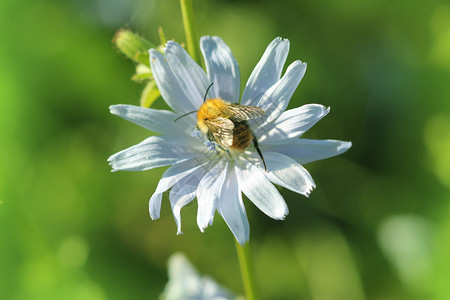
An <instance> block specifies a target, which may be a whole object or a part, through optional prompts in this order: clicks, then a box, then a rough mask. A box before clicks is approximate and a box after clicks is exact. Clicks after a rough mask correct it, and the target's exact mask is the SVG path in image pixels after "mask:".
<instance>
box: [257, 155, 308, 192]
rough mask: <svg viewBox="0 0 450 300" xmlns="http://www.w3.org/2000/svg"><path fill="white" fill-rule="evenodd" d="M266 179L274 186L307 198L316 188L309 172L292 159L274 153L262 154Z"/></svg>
mask: <svg viewBox="0 0 450 300" xmlns="http://www.w3.org/2000/svg"><path fill="white" fill-rule="evenodd" d="M264 159H265V161H266V164H267V170H268V172H267V173H266V176H267V178H268V179H269V180H270V181H272V182H273V183H275V184H278V185H280V186H282V187H285V188H287V189H289V190H291V191H293V192H296V193H299V194H302V195H305V196H306V197H309V194H310V193H311V191H312V190H313V189H314V188H315V187H316V184H315V183H314V180H313V179H312V177H311V175H310V174H309V172H308V171H307V170H306V169H305V168H303V167H302V166H301V165H299V164H298V163H297V162H296V161H295V160H293V159H292V158H290V157H288V156H286V155H284V154H281V153H276V152H264Z"/></svg>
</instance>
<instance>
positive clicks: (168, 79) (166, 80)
mask: <svg viewBox="0 0 450 300" xmlns="http://www.w3.org/2000/svg"><path fill="white" fill-rule="evenodd" d="M149 54H150V66H151V68H152V72H153V77H154V78H155V81H156V85H157V86H158V89H159V91H160V93H161V96H162V97H163V99H164V101H166V103H167V105H169V106H170V108H172V109H173V110H174V111H175V112H177V113H178V114H182V113H186V112H190V111H194V110H197V109H198V106H197V105H195V103H194V102H192V100H191V99H189V97H188V96H187V95H186V93H185V91H184V90H183V88H182V87H181V86H180V83H179V82H178V80H177V78H176V77H175V75H174V74H173V71H172V69H171V68H170V66H169V63H168V62H167V59H166V57H165V56H164V55H163V54H161V53H160V52H158V51H156V50H155V49H150V50H149ZM189 118H191V119H193V120H194V119H195V118H194V116H192V115H190V116H189Z"/></svg>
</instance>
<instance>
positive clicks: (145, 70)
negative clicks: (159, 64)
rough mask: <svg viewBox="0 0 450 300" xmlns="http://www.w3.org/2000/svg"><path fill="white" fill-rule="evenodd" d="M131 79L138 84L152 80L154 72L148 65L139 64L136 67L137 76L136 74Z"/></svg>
mask: <svg viewBox="0 0 450 300" xmlns="http://www.w3.org/2000/svg"><path fill="white" fill-rule="evenodd" d="M131 79H132V80H133V81H136V82H142V81H144V80H151V79H153V74H152V70H151V69H150V68H149V67H148V66H146V65H143V64H138V65H137V66H136V74H134V75H133V77H131Z"/></svg>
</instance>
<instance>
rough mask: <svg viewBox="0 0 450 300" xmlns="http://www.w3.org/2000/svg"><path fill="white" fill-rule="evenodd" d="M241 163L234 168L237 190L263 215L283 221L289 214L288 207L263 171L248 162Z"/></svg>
mask: <svg viewBox="0 0 450 300" xmlns="http://www.w3.org/2000/svg"><path fill="white" fill-rule="evenodd" d="M241 163H242V165H236V166H235V170H236V174H237V178H238V181H239V188H240V189H241V190H242V192H243V193H244V194H245V195H246V196H247V198H248V199H250V201H252V202H253V204H255V205H256V207H258V208H259V209H260V210H261V211H262V212H263V213H265V214H266V215H268V216H269V217H271V218H273V219H276V220H283V219H284V218H285V216H286V215H287V214H288V212H289V210H288V207H287V205H286V202H285V201H284V199H283V197H282V196H281V195H280V193H279V192H278V190H277V189H276V188H275V187H274V186H273V184H272V183H271V182H270V181H269V179H267V177H266V175H265V174H264V171H261V170H260V169H259V168H258V167H256V166H255V165H253V164H251V163H249V162H241Z"/></svg>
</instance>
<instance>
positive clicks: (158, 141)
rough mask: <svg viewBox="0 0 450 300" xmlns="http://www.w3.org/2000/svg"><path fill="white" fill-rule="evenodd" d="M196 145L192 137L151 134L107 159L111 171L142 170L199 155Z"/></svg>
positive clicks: (175, 162)
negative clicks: (111, 168)
mask: <svg viewBox="0 0 450 300" xmlns="http://www.w3.org/2000/svg"><path fill="white" fill-rule="evenodd" d="M196 147H197V145H195V143H194V142H193V139H192V137H190V138H184V137H180V136H169V135H164V136H152V137H149V138H148V139H146V140H144V141H143V142H141V143H139V144H137V145H134V146H132V147H130V148H127V149H125V150H122V151H120V152H118V153H116V154H114V155H112V156H111V157H110V158H108V161H109V162H110V165H111V166H112V167H113V171H119V170H125V171H144V170H149V169H153V168H157V167H163V166H168V165H173V164H177V163H180V162H183V161H185V160H187V159H190V158H193V157H195V156H197V155H199V149H198V148H196Z"/></svg>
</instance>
